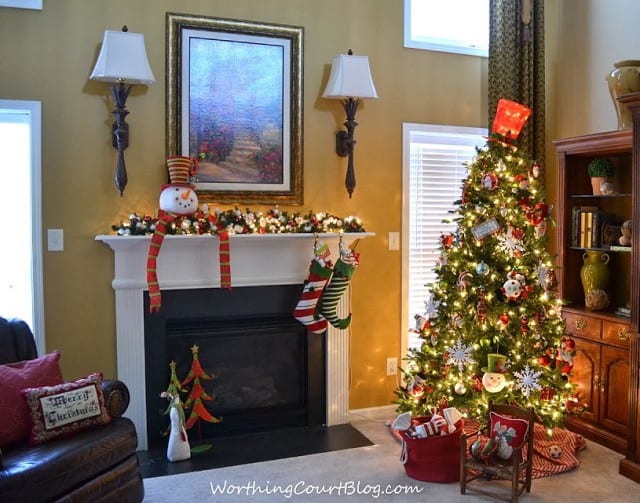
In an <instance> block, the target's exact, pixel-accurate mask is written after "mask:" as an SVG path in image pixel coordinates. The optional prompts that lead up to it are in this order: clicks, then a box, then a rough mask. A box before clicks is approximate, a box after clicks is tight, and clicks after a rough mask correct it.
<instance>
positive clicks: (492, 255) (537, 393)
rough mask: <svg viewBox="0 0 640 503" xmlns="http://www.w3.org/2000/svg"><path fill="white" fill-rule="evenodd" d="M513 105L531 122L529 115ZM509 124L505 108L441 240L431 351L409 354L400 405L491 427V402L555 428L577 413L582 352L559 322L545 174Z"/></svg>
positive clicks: (426, 320) (423, 326)
mask: <svg viewBox="0 0 640 503" xmlns="http://www.w3.org/2000/svg"><path fill="white" fill-rule="evenodd" d="M501 101H506V100H501ZM502 105H504V103H502ZM507 105H516V106H519V107H521V108H520V109H518V110H520V115H521V116H520V119H522V116H524V121H526V117H528V113H526V110H528V109H525V108H524V107H522V106H521V105H518V104H515V103H513V102H508V103H507ZM500 117H502V118H503V119H504V113H502V114H501V113H500V105H499V111H498V113H497V114H496V122H494V127H493V131H494V132H493V133H492V135H491V137H490V138H489V141H488V142H487V144H486V146H485V147H484V148H482V149H478V151H477V155H476V158H475V160H474V161H473V162H471V163H470V164H469V165H468V171H467V178H466V179H465V180H464V181H463V184H462V198H461V200H459V201H456V204H455V206H456V210H455V212H454V213H453V214H452V216H451V221H452V222H454V223H456V225H457V229H456V231H455V232H454V233H452V234H447V235H442V236H441V244H440V248H439V251H440V260H439V263H438V264H436V265H435V273H436V281H435V282H434V283H433V284H431V285H428V287H429V296H428V298H427V299H426V300H425V312H424V313H420V314H417V315H416V326H415V328H413V329H412V330H413V331H416V332H418V333H419V335H420V338H421V346H420V347H419V348H417V349H415V350H411V351H410V352H409V355H408V358H407V363H406V365H404V368H403V375H404V384H403V385H402V386H400V387H399V388H398V389H397V390H396V395H397V404H398V410H399V411H400V412H406V411H411V412H412V414H413V415H414V416H417V415H425V414H429V413H431V411H432V410H433V409H434V408H436V409H442V408H443V407H456V408H458V409H459V410H460V411H462V412H463V413H465V414H466V415H467V417H471V418H476V419H485V418H486V416H487V405H488V402H489V400H492V401H493V402H494V403H512V404H517V405H519V406H522V407H533V408H534V409H535V411H536V414H537V415H538V417H539V418H540V421H541V422H542V423H543V424H544V425H545V426H547V427H548V428H551V427H554V426H558V425H561V424H562V422H563V420H564V418H565V416H566V413H567V410H568V408H569V407H570V406H571V405H572V404H574V403H575V402H574V400H575V398H574V397H573V386H572V385H571V384H570V383H569V381H568V377H569V375H570V373H571V369H572V356H573V348H574V345H575V343H574V341H573V340H572V339H571V338H570V337H568V336H567V335H566V334H565V323H564V320H563V319H562V317H561V315H560V312H559V308H560V300H559V299H558V298H557V290H556V286H557V283H556V277H555V272H554V267H555V266H554V262H553V257H552V256H551V255H550V254H549V253H548V251H547V244H548V238H547V236H546V228H547V225H548V223H549V222H550V215H549V213H550V209H549V207H548V205H547V203H546V202H545V194H544V186H543V184H542V181H541V179H540V176H539V175H540V170H539V167H538V166H537V164H536V163H535V162H531V161H529V160H528V159H527V158H526V157H525V156H524V155H523V154H522V153H521V152H519V151H518V149H517V148H516V147H515V146H514V145H513V143H514V140H515V137H517V134H518V133H519V130H520V129H519V128H517V129H516V127H515V126H514V127H511V126H510V125H509V126H507V127H508V128H509V129H505V127H504V126H501V125H500V124H499V123H498V121H499V120H500ZM507 118H508V119H509V120H512V119H513V118H514V117H513V114H512V115H511V116H508V117H507ZM524 121H523V120H521V123H524ZM521 125H522V124H520V127H521ZM513 131H516V132H515V135H514V134H513Z"/></svg>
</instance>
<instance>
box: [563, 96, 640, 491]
mask: <svg viewBox="0 0 640 503" xmlns="http://www.w3.org/2000/svg"><path fill="white" fill-rule="evenodd" d="M618 101H620V102H621V103H622V106H625V107H628V108H629V110H630V111H631V114H632V117H633V127H632V129H624V130H619V131H612V132H608V133H601V134H594V135H587V136H582V137H578V138H569V139H566V140H558V141H556V142H555V145H556V151H557V154H558V241H557V242H558V250H557V252H558V259H559V260H558V264H559V265H560V266H561V268H560V270H559V271H558V285H559V290H560V295H561V297H562V298H564V299H567V301H568V302H569V305H568V306H567V307H566V308H564V309H563V313H564V315H565V319H566V320H567V330H568V331H570V332H571V333H572V334H573V335H574V336H575V340H576V343H577V344H576V347H578V348H579V353H578V355H576V365H574V376H573V379H574V380H575V382H576V383H577V384H578V385H579V386H580V387H581V388H584V389H585V390H586V391H585V394H586V396H587V397H588V399H589V400H590V404H591V406H592V407H591V410H590V411H589V413H588V414H585V415H583V416H582V417H581V418H571V419H570V423H571V427H575V428H584V429H585V430H588V431H589V432H590V433H593V434H594V435H595V434H596V431H600V432H602V433H600V438H597V437H596V438H597V439H598V440H600V441H602V442H603V443H605V445H609V446H612V445H613V446H614V448H615V445H616V444H617V442H618V441H619V440H620V441H621V440H622V439H624V438H625V437H626V452H625V454H626V455H625V458H624V459H622V460H621V461H620V473H621V474H622V475H624V476H626V477H629V478H631V479H633V480H635V481H636V482H640V442H639V439H640V335H639V334H638V326H639V323H640V253H639V252H638V251H640V93H631V94H628V95H625V96H621V97H620V98H618ZM596 156H606V157H609V158H610V159H612V160H613V161H614V163H615V164H616V170H617V175H616V181H615V183H616V185H617V187H616V192H617V194H616V195H615V196H592V195H590V194H589V191H588V188H587V187H586V183H587V182H586V181H585V180H583V175H586V167H587V165H588V162H589V161H590V159H592V158H594V157H596ZM582 204H584V205H593V206H596V207H597V208H598V209H603V210H604V211H607V212H611V213H613V214H616V215H619V216H620V217H621V218H622V219H625V220H631V221H632V237H631V249H630V251H629V252H615V251H612V252H611V253H610V254H611V261H610V264H611V267H612V270H611V273H612V274H611V277H612V279H613V281H612V283H610V285H609V293H610V297H611V300H612V307H614V308H615V307H617V306H620V305H623V304H624V305H628V307H629V309H630V315H629V317H628V318H626V319H621V318H620V317H616V316H614V314H613V312H612V311H611V310H609V312H590V311H588V310H586V309H585V308H584V294H583V292H582V291H581V290H582V289H581V285H580V277H579V271H580V267H581V266H582V264H581V261H580V255H581V254H582V253H583V252H584V249H582V248H580V247H579V246H574V245H575V241H572V231H571V229H572V227H571V226H572V222H571V214H572V208H573V207H575V206H578V205H582ZM596 244H597V245H599V246H600V247H602V243H596ZM580 317H586V318H588V319H587V320H586V322H584V323H583V322H582V321H580V320H579V318H580ZM576 323H577V324H578V325H580V326H582V325H584V326H583V328H582V329H579V328H577V325H576ZM594 324H595V325H594ZM598 324H600V327H599V330H600V331H599V338H596V337H595V334H596V333H597V330H596V328H597V326H598ZM625 384H628V387H626V389H625ZM585 436H590V435H587V434H585ZM602 436H604V437H606V438H605V439H604V440H603V439H602V438H601V437H602ZM590 438H593V437H590ZM619 445H624V444H623V443H621V444H619Z"/></svg>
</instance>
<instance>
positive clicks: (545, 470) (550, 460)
mask: <svg viewBox="0 0 640 503" xmlns="http://www.w3.org/2000/svg"><path fill="white" fill-rule="evenodd" d="M389 429H390V431H391V434H392V435H393V436H394V437H395V438H396V439H397V440H398V441H400V442H402V432H400V431H398V430H395V429H393V428H389ZM464 429H465V433H467V434H469V433H474V432H476V431H477V430H478V422H476V421H468V422H465V425H464ZM552 431H553V433H552V435H551V437H549V436H548V435H547V430H546V428H545V427H544V426H542V425H540V424H536V425H535V428H534V431H533V450H534V456H533V468H532V477H533V478H541V477H549V476H551V475H556V474H558V473H564V472H568V471H569V470H573V469H574V468H576V467H578V466H580V460H579V459H578V457H577V454H578V452H579V451H581V450H582V449H584V448H585V447H586V445H587V444H586V442H585V440H584V438H583V437H582V435H578V434H577V433H573V432H572V431H569V430H566V429H563V428H554V429H553V430H552ZM552 446H557V447H559V448H560V451H561V454H560V456H559V457H557V458H554V457H553V456H552V455H551V453H550V448H551V447H552ZM553 451H555V449H553Z"/></svg>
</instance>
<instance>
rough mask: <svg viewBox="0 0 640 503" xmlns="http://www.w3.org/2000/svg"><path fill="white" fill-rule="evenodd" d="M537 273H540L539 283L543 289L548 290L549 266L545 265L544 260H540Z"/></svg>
mask: <svg viewBox="0 0 640 503" xmlns="http://www.w3.org/2000/svg"><path fill="white" fill-rule="evenodd" d="M537 273H538V284H539V285H540V286H541V287H542V288H543V289H545V290H546V287H547V282H548V273H549V268H548V267H547V266H546V265H544V264H543V263H542V262H540V263H539V264H538V267H537Z"/></svg>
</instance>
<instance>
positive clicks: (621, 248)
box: [609, 245, 631, 252]
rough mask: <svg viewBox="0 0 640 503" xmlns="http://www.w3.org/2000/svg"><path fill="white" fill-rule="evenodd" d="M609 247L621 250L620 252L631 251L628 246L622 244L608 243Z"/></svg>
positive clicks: (612, 249) (613, 249)
mask: <svg viewBox="0 0 640 503" xmlns="http://www.w3.org/2000/svg"><path fill="white" fill-rule="evenodd" d="M609 249H610V250H611V251H621V252H630V251H631V247H630V246H622V245H610V246H609Z"/></svg>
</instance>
